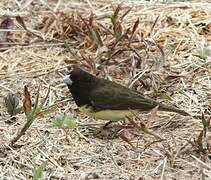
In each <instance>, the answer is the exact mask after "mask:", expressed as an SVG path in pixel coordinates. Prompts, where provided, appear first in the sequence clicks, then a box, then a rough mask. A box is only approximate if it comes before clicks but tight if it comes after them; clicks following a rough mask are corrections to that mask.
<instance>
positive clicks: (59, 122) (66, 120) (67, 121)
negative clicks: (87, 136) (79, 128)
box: [52, 115, 76, 129]
mask: <svg viewBox="0 0 211 180" xmlns="http://www.w3.org/2000/svg"><path fill="white" fill-rule="evenodd" d="M52 123H53V126H55V127H62V126H66V127H67V128H68V129H73V128H75V126H76V125H75V121H74V119H73V117H72V116H71V115H58V116H57V117H56V118H55V119H54V120H53V121H52Z"/></svg>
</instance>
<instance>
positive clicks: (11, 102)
mask: <svg viewBox="0 0 211 180" xmlns="http://www.w3.org/2000/svg"><path fill="white" fill-rule="evenodd" d="M4 105H5V107H6V109H7V113H8V114H9V115H10V116H14V115H16V114H18V113H19V112H20V111H21V109H22V108H21V107H20V106H19V99H18V97H17V96H16V95H15V94H13V93H8V94H7V96H6V97H4Z"/></svg>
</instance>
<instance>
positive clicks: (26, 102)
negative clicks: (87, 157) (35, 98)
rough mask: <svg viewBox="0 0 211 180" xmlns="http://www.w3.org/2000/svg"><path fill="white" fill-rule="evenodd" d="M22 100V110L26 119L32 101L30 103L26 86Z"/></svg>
mask: <svg viewBox="0 0 211 180" xmlns="http://www.w3.org/2000/svg"><path fill="white" fill-rule="evenodd" d="M23 94H24V98H23V110H24V113H25V114H26V116H27V117H28V116H29V114H30V113H31V110H32V101H31V95H30V93H29V91H28V88H27V86H24V92H23Z"/></svg>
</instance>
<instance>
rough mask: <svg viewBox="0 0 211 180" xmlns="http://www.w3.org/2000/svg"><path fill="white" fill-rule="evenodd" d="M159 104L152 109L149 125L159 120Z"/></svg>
mask: <svg viewBox="0 0 211 180" xmlns="http://www.w3.org/2000/svg"><path fill="white" fill-rule="evenodd" d="M158 108H159V106H156V107H155V108H153V109H152V110H151V111H150V114H149V116H148V119H147V124H148V126H152V125H153V124H154V123H155V122H157V121H159V116H158V114H157V112H158Z"/></svg>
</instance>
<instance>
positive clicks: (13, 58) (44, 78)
mask: <svg viewBox="0 0 211 180" xmlns="http://www.w3.org/2000/svg"><path fill="white" fill-rule="evenodd" d="M121 2H122V3H120V1H119V2H118V3H117V2H112V1H105V2H104V1H96V2H95V3H93V2H91V1H88V0H87V1H71V2H70V1H67V0H66V1H65V0H63V1H62V0H58V1H56V0H49V1H30V0H26V1H8V2H7V1H1V2H0V14H1V18H0V21H1V22H3V21H4V20H5V19H6V18H9V19H7V20H8V22H9V23H8V24H7V25H6V28H7V29H8V31H9V34H6V33H5V32H3V33H2V34H0V41H1V45H0V88H1V91H0V109H1V111H0V177H1V179H32V177H33V175H34V173H35V172H36V171H35V167H36V165H40V166H42V167H43V171H42V178H41V179H94V178H96V179H97V178H98V179H181V178H183V179H200V178H201V179H205V178H208V179H210V178H211V160H210V158H211V147H210V144H209V142H210V140H211V136H210V125H209V123H207V124H208V125H205V124H206V123H204V124H203V123H202V122H205V121H209V120H208V119H209V117H210V115H211V110H210V109H211V53H210V50H211V21H210V19H211V3H207V2H196V1H194V2H177V3H173V2H170V3H168V2H166V3H161V2H153V1H150V2H149V1H146V2H145V1H121ZM17 16H20V17H19V18H17ZM111 17H112V18H111ZM2 28H3V27H2V26H1V29H2ZM75 66H79V67H81V68H83V69H85V70H87V71H89V72H90V73H92V74H95V75H97V76H99V77H103V78H108V79H110V80H113V81H115V82H117V83H121V84H122V85H125V86H127V87H130V88H132V89H136V90H138V91H140V92H142V93H143V94H145V95H147V96H150V97H152V98H154V99H157V100H158V101H162V102H163V103H166V104H171V105H174V106H177V107H178V108H181V109H183V110H185V111H187V112H188V113H189V114H191V115H192V116H201V115H202V112H204V116H205V118H204V121H202V120H201V119H199V118H194V117H191V116H182V115H178V114H175V113H168V112H156V111H155V112H148V113H142V114H139V115H138V117H136V118H135V120H136V122H137V123H140V122H141V123H142V124H145V125H146V127H147V128H148V129H149V130H150V131H152V132H153V133H155V134H157V135H158V136H159V137H162V139H163V140H162V141H161V140H159V139H157V138H156V137H154V136H151V135H149V134H146V133H144V132H143V131H141V130H137V129H132V130H126V131H125V132H126V133H125V136H126V137H127V138H128V139H130V137H131V136H132V139H131V143H132V144H133V146H134V148H133V147H132V146H131V145H130V144H129V143H127V142H126V141H123V139H122V138H120V137H116V138H108V137H104V138H102V136H97V135H96V134H95V133H94V131H95V130H96V128H99V127H100V126H102V125H103V124H104V123H105V122H104V121H97V120H94V119H92V118H90V117H88V116H86V115H85V114H82V113H80V112H78V110H77V107H76V105H75V103H74V101H73V99H72V97H71V95H70V93H69V92H68V89H67V87H66V86H65V84H63V82H62V79H63V76H64V75H66V74H67V73H68V72H69V71H70V70H71V69H73V68H74V67H75ZM24 85H27V87H28V89H29V92H30V94H31V95H32V99H33V102H34V101H35V96H36V94H37V90H38V87H39V86H40V89H41V90H40V95H41V97H44V96H45V94H46V92H47V91H48V87H49V85H50V93H49V95H48V99H47V102H46V103H45V109H48V108H49V109H50V108H51V107H53V110H51V111H50V112H49V113H48V114H45V115H44V116H39V117H38V118H37V119H35V121H34V122H33V124H32V125H31V126H30V128H29V129H28V130H27V131H26V133H25V134H24V135H23V136H22V137H21V138H20V139H19V140H18V141H17V142H16V143H15V144H13V145H11V141H12V140H13V138H14V137H15V136H17V134H18V132H20V130H21V128H22V127H23V126H24V124H25V123H26V116H25V114H24V113H23V111H21V112H20V113H18V114H16V115H15V117H13V118H11V117H10V115H9V114H8V113H7V110H6V107H5V103H4V97H6V96H7V94H8V93H9V92H11V93H14V94H15V95H17V97H18V98H19V99H20V105H21V104H22V103H21V102H22V99H23V90H24ZM156 113H158V114H156ZM59 114H66V115H71V116H73V119H74V121H75V123H76V127H75V128H74V129H68V128H64V127H55V126H53V123H52V121H53V120H54V119H55V117H56V116H58V115H59ZM150 114H151V115H150ZM9 120H10V121H11V120H12V121H13V122H8V121H9ZM139 121H140V122H139ZM122 123H123V122H119V123H116V125H120V124H122ZM110 133H112V132H110Z"/></svg>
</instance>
